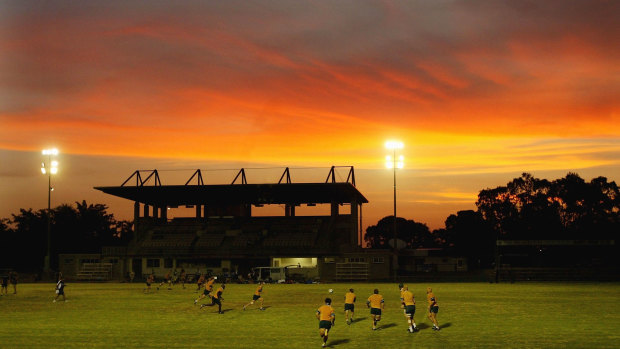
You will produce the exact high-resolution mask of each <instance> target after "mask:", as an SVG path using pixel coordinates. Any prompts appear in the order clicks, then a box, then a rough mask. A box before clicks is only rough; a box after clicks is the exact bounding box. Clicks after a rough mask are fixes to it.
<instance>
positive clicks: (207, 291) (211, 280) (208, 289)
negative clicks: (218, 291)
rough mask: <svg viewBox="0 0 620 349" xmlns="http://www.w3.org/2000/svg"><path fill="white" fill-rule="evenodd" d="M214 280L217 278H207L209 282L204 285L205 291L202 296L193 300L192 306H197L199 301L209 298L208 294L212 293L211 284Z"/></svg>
mask: <svg viewBox="0 0 620 349" xmlns="http://www.w3.org/2000/svg"><path fill="white" fill-rule="evenodd" d="M215 280H217V276H212V277H210V278H209V280H208V281H207V282H206V283H205V289H204V291H203V292H202V294H201V295H200V296H198V298H196V299H194V305H195V304H197V303H198V301H200V300H201V299H203V298H205V297H211V296H209V293H211V291H213V283H215Z"/></svg>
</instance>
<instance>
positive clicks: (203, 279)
mask: <svg viewBox="0 0 620 349" xmlns="http://www.w3.org/2000/svg"><path fill="white" fill-rule="evenodd" d="M204 283H205V276H204V274H200V276H199V277H198V281H196V286H197V287H196V292H198V291H200V288H201V287H202V285H203V284H204Z"/></svg>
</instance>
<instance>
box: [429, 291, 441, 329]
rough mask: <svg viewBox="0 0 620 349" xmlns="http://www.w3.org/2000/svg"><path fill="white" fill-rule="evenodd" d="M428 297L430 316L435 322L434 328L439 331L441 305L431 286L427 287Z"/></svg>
mask: <svg viewBox="0 0 620 349" xmlns="http://www.w3.org/2000/svg"><path fill="white" fill-rule="evenodd" d="M426 299H427V300H428V318H429V319H430V320H431V321H432V322H433V330H435V331H439V324H438V323H437V312H439V305H438V304H437V299H436V298H435V294H434V293H433V290H432V289H431V288H430V287H429V288H427V289H426Z"/></svg>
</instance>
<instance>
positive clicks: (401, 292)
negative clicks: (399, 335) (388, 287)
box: [398, 283, 405, 314]
mask: <svg viewBox="0 0 620 349" xmlns="http://www.w3.org/2000/svg"><path fill="white" fill-rule="evenodd" d="M403 287H405V285H403V284H402V283H400V284H398V291H400V308H401V309H403V314H404V313H405V307H404V306H403V292H404V290H403Z"/></svg>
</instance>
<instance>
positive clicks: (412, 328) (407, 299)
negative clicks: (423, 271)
mask: <svg viewBox="0 0 620 349" xmlns="http://www.w3.org/2000/svg"><path fill="white" fill-rule="evenodd" d="M402 290H403V292H402V296H401V297H402V300H403V307H404V308H405V317H406V318H407V324H408V325H409V328H408V329H407V332H409V333H413V332H416V331H417V330H418V327H417V326H416V325H415V320H414V319H413V316H414V315H415V297H414V296H413V293H411V291H409V287H407V286H404V287H403V288H402Z"/></svg>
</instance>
